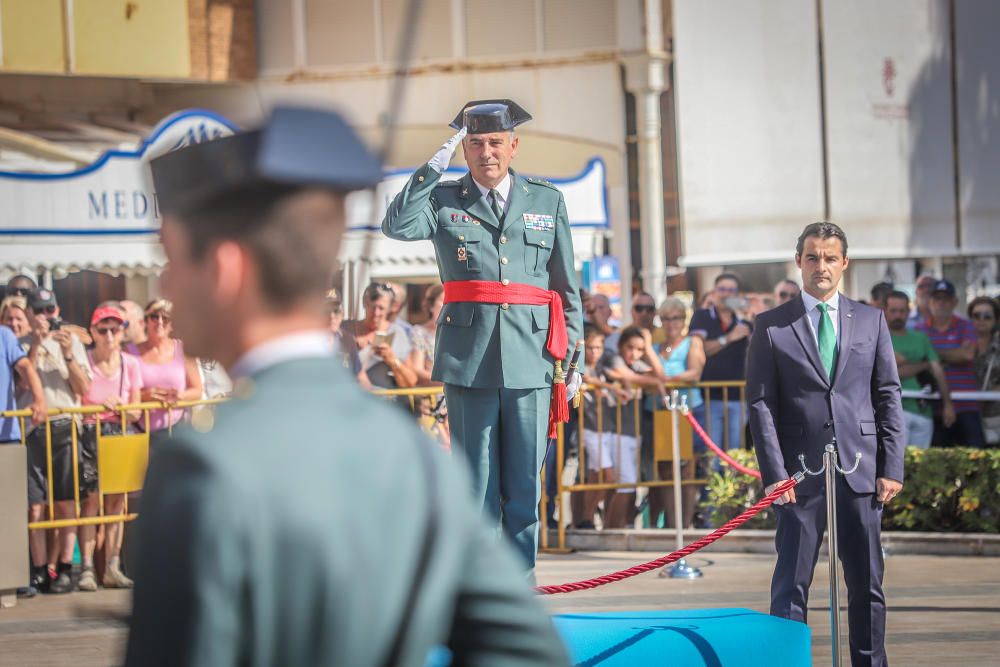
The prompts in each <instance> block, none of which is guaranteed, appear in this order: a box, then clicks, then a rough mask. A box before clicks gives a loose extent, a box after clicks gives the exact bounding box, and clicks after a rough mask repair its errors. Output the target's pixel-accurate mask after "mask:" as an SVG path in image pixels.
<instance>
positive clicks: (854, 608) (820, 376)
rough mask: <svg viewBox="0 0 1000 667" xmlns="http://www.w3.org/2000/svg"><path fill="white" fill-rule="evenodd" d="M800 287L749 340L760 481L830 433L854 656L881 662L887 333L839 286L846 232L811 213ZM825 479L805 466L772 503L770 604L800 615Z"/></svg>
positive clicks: (888, 427)
mask: <svg viewBox="0 0 1000 667" xmlns="http://www.w3.org/2000/svg"><path fill="white" fill-rule="evenodd" d="M795 263H796V265H797V266H798V267H799V269H800V270H801V272H802V294H801V295H800V296H799V297H798V298H795V299H792V300H791V301H789V302H787V303H785V304H783V305H781V306H778V307H777V308H775V309H774V310H770V311H768V312H765V313H761V314H760V315H759V316H758V317H757V326H756V329H755V330H754V333H753V336H752V338H751V340H750V350H749V359H748V366H747V401H748V403H749V411H750V428H751V431H752V433H753V440H754V443H755V447H756V451H757V460H758V462H759V463H760V470H761V474H762V475H763V482H764V485H765V487H766V491H767V492H768V493H770V492H771V491H772V490H774V488H775V487H777V486H778V484H779V483H780V482H781V481H782V480H785V479H788V478H789V477H790V476H791V475H792V474H793V473H795V472H797V471H798V470H800V465H799V460H798V457H799V454H804V455H805V460H806V463H807V465H808V466H809V467H810V468H812V469H818V468H819V467H821V461H822V456H823V449H824V447H825V446H826V444H827V443H829V442H831V441H835V442H836V445H837V452H838V457H839V460H840V465H841V467H842V468H845V469H849V468H850V467H851V466H853V465H854V461H855V455H856V454H858V453H860V454H861V459H860V465H859V466H858V469H857V471H856V472H855V473H853V474H851V475H847V476H845V475H838V476H837V485H838V486H837V518H838V521H837V524H838V525H837V529H838V537H839V539H840V560H841V563H842V565H843V567H844V579H845V581H846V583H847V588H848V591H849V600H850V601H849V603H848V624H849V636H850V647H851V663H852V664H853V665H855V666H856V667H857V666H858V665H886V664H888V661H887V658H886V655H885V597H884V596H883V594H882V574H883V569H884V564H883V562H882V550H881V545H880V542H879V540H880V535H881V520H882V507H883V504H884V503H887V502H889V501H891V500H892V499H893V497H895V496H896V495H897V494H898V493H899V491H900V489H901V488H902V486H903V483H902V482H903V448H904V446H905V442H904V437H903V433H904V428H903V424H904V421H903V411H902V406H901V402H900V386H899V375H898V373H897V371H896V359H895V355H894V354H893V351H892V340H891V338H890V336H889V330H888V327H887V326H886V322H885V317H884V315H883V314H882V311H880V310H877V309H875V308H871V307H869V306H865V305H863V304H860V303H857V302H855V301H852V300H850V299H848V298H847V297H845V296H843V295H842V294H840V293H838V291H837V286H838V285H839V283H840V279H841V276H842V275H843V272H844V270H845V269H846V268H847V264H848V259H847V237H846V236H845V235H844V232H843V230H841V229H840V227H838V226H837V225H834V224H831V223H827V222H818V223H814V224H811V225H809V226H807V227H806V228H805V230H804V231H803V232H802V235H801V236H800V237H799V240H798V245H797V246H796V252H795ZM825 493H826V489H825V481H824V479H823V477H821V476H820V477H808V478H806V479H805V480H804V481H803V482H802V483H801V484H799V485H798V486H797V487H795V488H794V489H791V490H789V491H788V492H786V493H785V494H784V495H783V496H782V497H781V498H780V499H779V500H778V505H779V507H778V508H777V517H778V528H777V533H776V535H775V542H776V546H777V549H778V562H777V564H776V566H775V570H774V577H773V579H772V581H771V614H772V615H774V616H780V617H782V618H789V619H793V620H797V621H802V622H803V623H804V622H805V621H806V609H807V605H808V598H809V585H810V583H812V576H813V570H814V569H815V567H816V559H817V557H818V555H819V547H820V542H821V540H822V538H823V531H824V530H825V529H826V520H827V517H826V501H825Z"/></svg>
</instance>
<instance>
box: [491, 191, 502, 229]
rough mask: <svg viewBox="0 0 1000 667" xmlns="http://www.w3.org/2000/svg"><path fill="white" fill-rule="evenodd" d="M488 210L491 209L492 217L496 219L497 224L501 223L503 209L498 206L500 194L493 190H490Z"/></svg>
mask: <svg viewBox="0 0 1000 667" xmlns="http://www.w3.org/2000/svg"><path fill="white" fill-rule="evenodd" d="M490 208H492V209H493V215H495V216H496V217H497V222H503V207H502V206H500V193H499V192H497V191H496V190H495V189H493V190H490Z"/></svg>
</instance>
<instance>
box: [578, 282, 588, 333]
mask: <svg viewBox="0 0 1000 667" xmlns="http://www.w3.org/2000/svg"><path fill="white" fill-rule="evenodd" d="M580 307H581V308H583V323H584V324H590V315H588V314H587V311H588V310H590V291H589V290H588V289H587V288H586V287H581V288H580Z"/></svg>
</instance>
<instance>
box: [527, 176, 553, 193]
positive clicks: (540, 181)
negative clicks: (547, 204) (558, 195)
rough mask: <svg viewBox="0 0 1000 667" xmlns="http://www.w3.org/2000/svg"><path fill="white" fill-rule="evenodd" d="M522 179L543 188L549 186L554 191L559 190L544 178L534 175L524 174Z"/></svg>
mask: <svg viewBox="0 0 1000 667" xmlns="http://www.w3.org/2000/svg"><path fill="white" fill-rule="evenodd" d="M524 180H526V181H528V183H530V184H532V185H540V186H542V187H544V188H549V189H551V190H555V191H556V192H559V188H557V187H556V186H554V185H552V184H551V183H549V182H548V181H546V180H545V179H544V178H535V177H534V176H526V177H525V178H524Z"/></svg>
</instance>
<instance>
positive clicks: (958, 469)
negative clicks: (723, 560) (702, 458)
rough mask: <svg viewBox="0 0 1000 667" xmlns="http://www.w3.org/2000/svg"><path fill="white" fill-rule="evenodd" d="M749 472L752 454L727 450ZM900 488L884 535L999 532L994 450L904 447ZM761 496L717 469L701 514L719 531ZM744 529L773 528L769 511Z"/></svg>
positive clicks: (999, 485) (998, 465) (756, 486)
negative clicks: (903, 479) (890, 532)
mask: <svg viewBox="0 0 1000 667" xmlns="http://www.w3.org/2000/svg"><path fill="white" fill-rule="evenodd" d="M729 454H730V456H732V457H733V458H734V459H736V460H737V461H739V462H740V463H742V464H744V465H747V466H749V467H752V468H756V467H757V460H756V458H755V457H754V454H753V453H752V452H747V451H743V450H730V451H729ZM905 466H906V468H905V469H906V483H905V484H904V485H903V491H902V492H901V493H900V494H899V496H897V497H896V498H895V499H894V500H893V502H891V503H890V504H889V505H888V506H887V507H886V510H885V514H884V516H883V520H882V526H883V528H884V529H885V530H911V531H931V532H962V533H1000V450H980V449H966V448H955V449H944V448H942V449H938V448H932V449H926V450H922V449H916V448H915V447H910V448H907V450H906V456H905ZM762 496H763V487H762V486H761V484H760V482H759V481H757V480H755V479H753V478H751V477H749V476H747V475H744V474H742V473H739V472H736V471H735V470H733V469H732V468H730V467H729V466H726V465H725V464H723V470H722V471H721V472H717V473H713V474H711V475H710V476H709V479H708V495H707V498H706V500H705V501H704V502H703V503H702V504H701V512H702V515H703V516H705V518H707V519H708V520H709V521H711V523H712V525H715V526H719V525H722V524H723V523H725V522H726V521H728V520H729V519H731V518H733V517H734V516H736V515H738V514H739V513H741V512H743V511H744V510H746V509H747V508H749V507H750V506H752V505H753V504H754V503H755V502H757V501H758V500H759V499H760V498H761V497H762ZM744 527H745V528H773V527H774V512H773V510H771V509H770V508H769V509H767V510H764V511H763V512H761V513H760V514H758V515H757V516H755V517H754V518H753V519H751V520H750V521H748V522H747V523H745V524H744Z"/></svg>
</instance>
